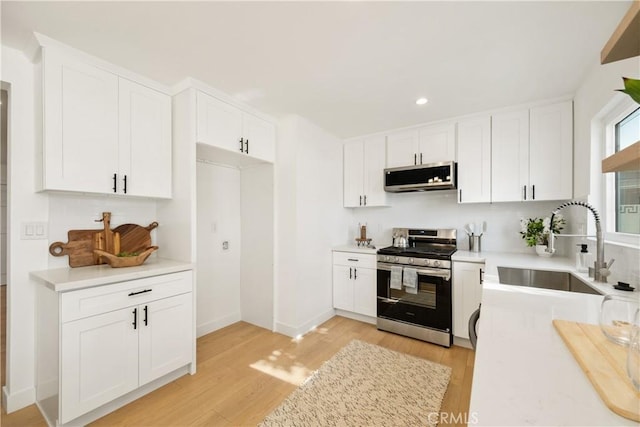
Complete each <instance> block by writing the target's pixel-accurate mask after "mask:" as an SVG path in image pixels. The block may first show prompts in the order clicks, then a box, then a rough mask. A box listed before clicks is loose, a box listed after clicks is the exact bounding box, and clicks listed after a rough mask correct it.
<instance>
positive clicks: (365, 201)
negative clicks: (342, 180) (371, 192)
mask: <svg viewBox="0 0 640 427" xmlns="http://www.w3.org/2000/svg"><path fill="white" fill-rule="evenodd" d="M364 205H365V206H367V195H366V194H365V195H364Z"/></svg>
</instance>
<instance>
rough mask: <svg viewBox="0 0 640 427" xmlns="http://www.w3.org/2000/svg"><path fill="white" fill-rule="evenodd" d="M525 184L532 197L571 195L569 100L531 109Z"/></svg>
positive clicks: (571, 117)
mask: <svg viewBox="0 0 640 427" xmlns="http://www.w3.org/2000/svg"><path fill="white" fill-rule="evenodd" d="M529 114H530V116H529V121H530V133H529V138H530V139H529V183H530V184H531V187H532V197H533V199H534V200H561V199H570V198H572V197H573V106H572V103H571V101H567V102H562V103H558V104H552V105H547V106H542V107H535V108H532V109H531V111H530V113H529Z"/></svg>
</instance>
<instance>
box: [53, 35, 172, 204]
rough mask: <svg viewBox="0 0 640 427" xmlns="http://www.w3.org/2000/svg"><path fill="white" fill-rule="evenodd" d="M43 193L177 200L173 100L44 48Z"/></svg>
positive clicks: (68, 55)
mask: <svg viewBox="0 0 640 427" xmlns="http://www.w3.org/2000/svg"><path fill="white" fill-rule="evenodd" d="M42 69H43V101H44V117H43V137H44V139H43V174H42V183H41V188H42V189H43V190H61V191H79V192H87V193H99V194H120V195H124V194H127V195H135V196H145V197H159V198H170V197H171V98H170V96H169V95H167V94H164V93H161V92H158V91H156V90H153V89H150V88H148V87H146V86H143V85H141V84H138V83H136V82H133V81H130V80H128V79H124V78H122V77H119V76H118V75H117V74H115V73H111V72H109V71H105V70H104V69H103V68H101V67H98V66H95V65H93V64H91V63H90V62H88V61H87V60H84V59H79V58H76V57H75V56H74V55H72V54H67V53H65V52H63V51H61V50H58V49H50V48H46V47H45V48H43V65H42Z"/></svg>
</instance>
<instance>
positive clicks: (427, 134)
mask: <svg viewBox="0 0 640 427" xmlns="http://www.w3.org/2000/svg"><path fill="white" fill-rule="evenodd" d="M417 160H418V162H417V164H420V165H427V164H429V163H438V162H452V161H455V160H456V129H455V124H454V123H449V124H444V125H436V126H428V127H424V128H421V129H420V130H419V131H418V159H417Z"/></svg>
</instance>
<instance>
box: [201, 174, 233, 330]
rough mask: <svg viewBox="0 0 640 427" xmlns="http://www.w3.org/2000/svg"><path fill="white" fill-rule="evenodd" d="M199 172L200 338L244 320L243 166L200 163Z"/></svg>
mask: <svg viewBox="0 0 640 427" xmlns="http://www.w3.org/2000/svg"><path fill="white" fill-rule="evenodd" d="M196 174H197V175H196V176H197V178H196V182H197V200H198V202H197V235H196V236H197V250H196V253H197V265H198V277H197V298H196V301H197V304H196V328H197V335H198V336H202V335H204V334H207V333H209V332H212V331H214V330H216V329H219V328H222V327H224V326H227V325H229V324H231V323H234V322H237V321H239V320H240V257H241V253H242V245H241V229H240V217H241V205H240V170H238V169H236V168H232V167H225V166H216V165H212V164H208V163H203V162H198V163H197V165H196ZM224 241H227V242H229V249H228V250H223V249H222V242H224Z"/></svg>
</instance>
